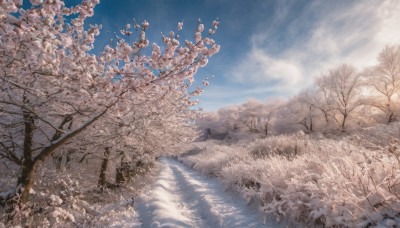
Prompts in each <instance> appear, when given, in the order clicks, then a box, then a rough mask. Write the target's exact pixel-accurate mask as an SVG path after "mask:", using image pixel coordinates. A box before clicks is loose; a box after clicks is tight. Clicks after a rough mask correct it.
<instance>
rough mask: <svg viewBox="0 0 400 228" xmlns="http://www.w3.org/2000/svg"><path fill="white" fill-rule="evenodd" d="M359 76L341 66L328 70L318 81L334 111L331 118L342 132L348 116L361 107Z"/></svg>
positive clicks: (351, 68) (351, 69) (349, 68)
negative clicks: (330, 101)
mask: <svg viewBox="0 0 400 228" xmlns="http://www.w3.org/2000/svg"><path fill="white" fill-rule="evenodd" d="M360 76H361V75H360V74H359V73H357V70H356V68H354V67H353V66H351V65H347V64H343V65H341V66H339V67H337V68H334V69H332V70H329V72H328V74H327V75H324V76H322V77H321V78H320V79H319V83H318V86H319V87H320V89H321V91H327V92H328V96H329V98H330V99H332V105H333V108H334V110H335V112H334V113H333V115H332V116H333V119H334V120H335V121H336V123H337V124H338V126H339V127H340V129H341V130H342V131H344V130H345V128H346V121H347V120H348V118H349V115H350V114H351V113H352V112H353V111H354V110H355V109H356V108H357V107H358V106H360V105H361V99H360V96H359V95H360V89H361V87H362V82H361V77H360Z"/></svg>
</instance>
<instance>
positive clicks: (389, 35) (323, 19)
mask: <svg viewBox="0 0 400 228" xmlns="http://www.w3.org/2000/svg"><path fill="white" fill-rule="evenodd" d="M332 4H333V3H332V2H325V1H324V3H321V2H320V1H315V2H314V3H313V4H311V5H310V7H309V8H307V9H306V11H305V12H304V13H303V14H302V16H301V17H300V18H296V19H294V20H292V21H291V22H290V23H292V24H291V25H290V26H288V27H289V28H290V29H292V30H296V28H297V27H301V26H302V25H303V24H302V23H303V22H302V21H307V17H309V16H310V15H313V16H314V17H315V19H314V20H313V22H312V25H311V28H309V29H308V30H307V32H306V34H303V35H304V36H306V37H305V39H293V40H292V41H293V43H292V44H291V45H288V48H286V49H283V50H281V51H280V53H278V54H275V55H272V54H271V53H272V50H270V49H268V48H265V47H267V46H268V45H266V44H267V42H271V39H270V38H269V37H270V36H271V34H272V33H273V32H283V31H278V30H276V29H277V28H279V24H276V25H274V26H273V28H271V29H270V30H268V29H267V30H266V31H263V32H260V33H257V34H254V35H253V36H252V38H251V40H250V42H251V43H252V48H251V49H250V50H249V52H248V53H246V54H245V55H244V58H243V59H242V60H241V61H240V64H238V65H237V66H236V67H235V68H234V69H233V71H232V73H231V74H230V75H231V76H232V79H233V80H234V82H237V83H240V84H242V85H244V86H250V85H257V86H258V88H260V86H264V87H265V88H267V89H266V90H265V91H272V90H274V88H279V89H280V90H281V91H282V92H283V93H291V94H295V93H297V92H298V91H299V90H300V89H302V88H304V87H307V86H309V85H311V84H312V78H313V77H315V76H319V75H320V74H321V73H324V72H326V71H327V70H328V69H330V68H332V67H335V66H336V65H338V64H340V63H343V62H345V63H349V64H353V65H355V66H356V67H359V68H362V67H366V66H369V65H372V64H374V63H375V61H376V57H377V54H378V53H379V51H380V50H381V49H382V48H383V47H384V46H385V45H386V44H396V43H399V42H400V28H399V25H400V14H399V13H398V12H400V1H397V0H385V1H381V0H365V1H359V2H357V3H355V4H353V5H351V4H346V5H340V4H336V5H332ZM281 7H282V6H281ZM287 7H291V6H290V5H288V6H287ZM291 10H293V9H291ZM287 11H289V10H285V9H280V10H279V14H278V16H279V17H282V16H284V15H287V17H289V16H290V13H284V14H283V13H282V12H287ZM277 21H279V23H285V20H283V19H281V18H280V19H279V20H277ZM277 23H278V22H277ZM293 32H295V31H291V33H293ZM295 38H296V37H295ZM271 86H272V88H269V87H271ZM269 89H270V90H269Z"/></svg>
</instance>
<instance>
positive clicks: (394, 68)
mask: <svg viewBox="0 0 400 228" xmlns="http://www.w3.org/2000/svg"><path fill="white" fill-rule="evenodd" d="M363 75H364V76H365V78H366V80H367V85H369V86H370V87H372V88H373V90H374V91H375V92H377V95H376V96H373V99H372V100H373V101H372V102H371V104H372V105H373V106H374V107H377V108H379V109H380V110H381V111H382V112H383V113H384V115H385V119H386V120H385V122H387V123H390V122H393V121H395V119H396V115H398V113H396V111H398V110H399V105H398V104H397V102H395V101H394V98H395V97H397V96H398V93H399V92H400V45H395V46H386V47H385V48H384V49H383V50H382V51H381V52H380V53H379V56H378V64H377V65H376V66H374V67H371V68H368V69H366V70H365V71H364V73H363Z"/></svg>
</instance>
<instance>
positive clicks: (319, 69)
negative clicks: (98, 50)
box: [89, 0, 400, 111]
mask: <svg viewBox="0 0 400 228" xmlns="http://www.w3.org/2000/svg"><path fill="white" fill-rule="evenodd" d="M399 12H400V1H398V0H362V1H361V0H360V1H353V0H337V1H328V0H320V1H311V0H310V1H306V0H297V1H294V0H293V1H292V0H246V1H244V0H243V1H238V0H204V1H197V0H196V1H188V0H149V1H144V0H118V1H116V0H101V1H100V5H98V6H97V7H96V8H95V16H94V17H93V18H91V19H90V20H89V22H90V23H92V24H102V25H103V30H102V31H101V32H102V35H101V36H100V37H99V39H98V40H97V41H96V43H95V45H97V47H103V46H104V45H106V44H108V42H109V41H108V38H106V37H109V36H110V34H111V32H113V31H116V29H117V27H118V28H122V27H123V26H124V25H125V24H127V23H132V19H133V18H135V19H136V21H138V22H141V21H143V20H147V21H148V22H149V23H150V27H149V29H148V33H147V35H148V36H147V37H148V38H149V40H150V43H152V42H156V43H161V36H160V34H161V32H162V33H164V34H169V31H171V30H174V31H175V30H176V26H177V23H178V22H180V21H183V23H184V27H183V31H182V34H181V40H184V39H193V36H194V31H195V29H196V27H197V19H198V18H200V19H201V20H202V23H204V24H205V27H206V29H208V28H209V27H210V26H211V25H212V21H213V20H214V19H215V18H217V17H218V18H219V19H220V26H219V28H218V31H217V33H216V34H215V35H213V39H215V40H216V42H217V43H218V44H220V45H221V50H220V52H219V53H218V54H216V55H215V56H213V57H212V58H211V59H210V60H209V64H208V65H207V66H206V67H205V68H202V69H201V70H200V71H199V72H198V75H197V76H198V83H199V84H201V81H202V79H204V78H205V77H209V76H211V75H215V77H214V78H213V79H212V80H211V81H210V82H211V84H210V86H208V87H207V88H206V91H205V92H204V93H203V94H202V95H201V96H199V97H198V99H199V100H200V102H201V105H200V106H201V107H202V108H204V109H205V110H206V111H210V110H217V109H219V108H221V107H224V106H228V105H231V104H239V103H243V102H245V101H246V99H247V98H249V97H252V98H256V99H258V100H266V99H267V97H269V96H275V97H276V96H279V97H284V98H288V97H290V96H292V95H295V94H296V93H298V92H299V91H300V90H301V89H303V88H306V87H307V86H310V85H312V83H313V78H315V77H317V76H319V75H320V74H322V73H324V72H326V71H327V70H328V69H330V68H332V67H335V66H336V65H338V64H340V63H350V64H353V65H355V66H356V67H359V68H362V67H365V66H369V65H372V64H374V62H375V61H376V60H375V58H376V56H377V54H378V52H379V51H380V50H381V49H382V48H383V47H384V46H385V45H386V44H397V43H399V41H400V27H399V25H400V13H399Z"/></svg>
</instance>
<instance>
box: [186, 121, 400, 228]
mask: <svg viewBox="0 0 400 228" xmlns="http://www.w3.org/2000/svg"><path fill="white" fill-rule="evenodd" d="M385 128H386V129H385ZM398 129H399V128H398V127H397V128H396V127H394V126H387V127H384V126H381V128H380V129H378V128H377V129H376V130H375V131H374V132H375V134H379V133H380V134H385V135H380V136H379V138H378V139H379V141H380V143H381V144H380V145H379V146H375V147H373V148H372V147H370V146H367V148H365V147H363V146H362V145H364V143H363V141H364V140H365V139H368V138H369V137H370V136H369V135H368V134H373V133H371V132H370V133H368V132H366V133H362V132H359V133H358V134H359V135H360V137H358V141H356V140H355V138H354V137H355V136H356V134H353V135H345V136H343V137H342V138H341V139H340V138H336V139H327V138H323V137H321V136H313V135H311V136H310V135H304V134H299V133H298V134H294V135H282V136H274V137H269V138H266V139H259V140H255V141H254V142H253V143H251V144H250V145H247V144H234V145H230V146H227V145H216V144H214V143H213V142H208V143H207V142H204V143H202V144H201V145H199V144H196V146H198V147H200V148H204V150H203V151H202V152H201V153H196V154H193V155H191V156H183V157H180V160H182V161H183V162H185V163H187V164H190V165H191V166H192V167H193V168H194V169H196V170H199V171H202V172H203V173H205V174H209V175H214V176H218V177H219V178H221V179H222V180H223V181H224V183H225V184H226V185H227V186H230V187H232V188H233V189H235V190H236V191H240V192H242V194H243V196H244V197H245V198H246V199H247V200H248V201H249V203H254V204H257V205H258V206H259V208H260V210H262V211H263V212H265V213H266V214H274V215H276V216H277V218H281V217H282V216H284V217H286V218H287V219H288V220H289V221H292V222H297V223H302V224H307V225H308V226H314V225H318V224H321V225H322V224H323V225H324V226H326V227H355V226H358V227H368V226H371V225H372V226H373V225H381V226H387V227H394V226H393V224H400V215H399V211H400V159H399V155H400V153H399V149H398V148H400V144H399V143H398V141H396V140H394V139H393V137H394V136H396V132H398ZM370 144H371V142H369V144H365V145H370ZM293 145H296V146H297V149H295V148H296V147H294V146H293ZM374 145H378V144H376V143H375V144H374ZM296 150H297V151H298V152H297V153H295V151H296ZM281 155H284V156H281Z"/></svg>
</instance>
